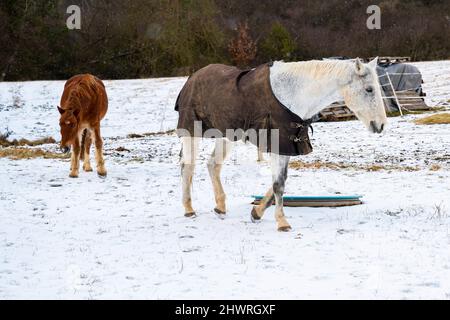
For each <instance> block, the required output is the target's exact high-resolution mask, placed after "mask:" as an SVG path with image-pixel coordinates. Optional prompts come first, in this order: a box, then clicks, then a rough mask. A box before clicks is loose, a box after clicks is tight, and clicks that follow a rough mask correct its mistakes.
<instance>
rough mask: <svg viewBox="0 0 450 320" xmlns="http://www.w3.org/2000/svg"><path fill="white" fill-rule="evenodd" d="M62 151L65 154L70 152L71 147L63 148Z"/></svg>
mask: <svg viewBox="0 0 450 320" xmlns="http://www.w3.org/2000/svg"><path fill="white" fill-rule="evenodd" d="M61 151H62V152H63V153H65V154H67V153H69V152H70V148H69V147H61Z"/></svg>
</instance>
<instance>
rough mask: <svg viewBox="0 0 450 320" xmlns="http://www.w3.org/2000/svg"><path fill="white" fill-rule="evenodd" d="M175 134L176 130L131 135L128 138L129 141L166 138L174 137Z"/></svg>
mask: <svg viewBox="0 0 450 320" xmlns="http://www.w3.org/2000/svg"><path fill="white" fill-rule="evenodd" d="M174 133H175V130H169V131H161V132H148V133H142V134H137V133H130V134H129V135H128V136H127V138H129V139H139V138H144V137H154V136H164V135H172V134H174Z"/></svg>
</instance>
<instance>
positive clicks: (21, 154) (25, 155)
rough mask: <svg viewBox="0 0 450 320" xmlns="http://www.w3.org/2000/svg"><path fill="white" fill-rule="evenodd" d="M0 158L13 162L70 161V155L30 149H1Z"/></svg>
mask: <svg viewBox="0 0 450 320" xmlns="http://www.w3.org/2000/svg"><path fill="white" fill-rule="evenodd" d="M0 158H9V159H12V160H23V159H35V158H44V159H69V158H70V155H69V154H62V153H54V152H49V151H45V150H42V149H39V148H37V149H29V148H15V147H14V148H6V149H0Z"/></svg>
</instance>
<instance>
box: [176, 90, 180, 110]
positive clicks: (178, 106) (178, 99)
mask: <svg viewBox="0 0 450 320" xmlns="http://www.w3.org/2000/svg"><path fill="white" fill-rule="evenodd" d="M180 95H181V92H180V93H179V94H178V97H177V102H176V103H175V111H180V105H179V104H178V101H180Z"/></svg>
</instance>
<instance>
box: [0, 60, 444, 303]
mask: <svg viewBox="0 0 450 320" xmlns="http://www.w3.org/2000/svg"><path fill="white" fill-rule="evenodd" d="M416 65H417V66H418V67H419V68H420V70H421V71H422V72H423V74H424V79H425V82H426V83H425V92H427V94H428V96H427V103H429V104H430V105H433V106H435V105H444V104H446V103H448V102H449V100H450V61H441V62H424V63H417V64H416ZM185 80H186V79H185V78H175V79H149V80H130V81H106V86H107V89H108V93H109V97H110V110H109V113H108V115H107V118H106V119H105V121H104V122H103V134H104V136H105V149H106V150H105V153H106V161H107V168H108V169H109V172H108V177H107V179H104V180H103V179H99V178H98V177H97V176H96V175H95V174H94V173H81V174H80V178H79V179H69V178H68V173H69V163H68V161H67V160H44V159H34V160H20V161H14V160H10V159H6V158H0V179H1V180H0V219H1V221H2V224H1V226H0V298H6V299H11V298H44V299H45V298H61V299H65V298H76V299H89V298H92V299H102V298H106V299H109V298H153V299H175V298H178V299H197V298H212V299H223V298H236V299H264V298H266V299H269V298H276V299H278V298H279V299H294V298H306V299H308V298H338V299H346V298H356V299H366V298H376V299H377V298H390V299H404V298H405V299H413V298H436V299H450V254H449V252H450V251H449V246H450V217H449V213H450V197H449V195H450V183H449V181H450V180H449V179H450V125H436V126H418V125H415V124H414V123H413V122H412V120H414V119H415V118H417V117H418V116H407V117H404V118H391V119H390V130H389V131H388V132H387V133H386V134H384V135H381V136H380V135H373V134H369V133H368V132H366V130H365V129H364V128H363V126H362V124H361V123H360V122H357V121H351V122H343V123H320V124H315V125H314V129H315V134H314V138H313V145H314V148H315V149H314V153H312V154H311V155H308V156H306V157H298V158H296V159H294V160H302V161H305V162H314V161H322V162H331V163H343V164H352V165H354V168H349V169H342V170H332V169H327V168H322V169H315V170H312V169H304V170H291V171H290V174H289V180H288V182H287V190H286V193H287V195H327V194H328V195H329V194H335V193H343V194H362V195H364V204H363V205H361V206H355V207H345V208H338V209H328V208H321V209H313V208H286V211H285V212H286V215H287V217H288V220H289V222H290V223H291V224H292V226H293V231H292V232H291V233H286V234H284V233H278V232H277V231H276V223H275V219H274V217H273V209H270V210H268V212H267V214H266V216H265V217H264V220H263V221H262V222H261V223H259V224H252V223H251V222H250V219H249V217H250V210H251V205H250V204H249V203H250V202H251V199H250V195H252V194H262V193H264V192H265V191H266V189H267V188H268V187H269V185H270V170H269V166H268V164H267V163H265V162H262V163H257V162H256V157H257V155H256V150H255V148H254V147H252V146H246V145H243V144H242V143H239V144H237V146H236V148H235V149H234V150H233V153H232V156H231V159H230V160H228V161H227V163H226V165H225V166H224V169H223V182H224V186H225V189H226V192H227V196H228V202H227V204H228V211H229V212H228V217H227V218H226V219H225V220H224V221H222V220H219V219H218V218H216V216H215V215H214V214H213V213H212V209H213V208H214V198H213V194H212V188H211V183H210V181H209V178H208V174H207V170H206V167H205V161H206V158H207V154H208V153H209V152H210V151H211V147H212V145H211V143H210V142H209V141H204V142H203V143H202V149H203V151H204V152H202V154H201V159H200V161H199V166H198V169H197V173H196V175H195V177H194V190H193V203H194V207H195V208H196V210H197V213H198V217H197V218H195V219H186V218H184V216H183V209H182V206H181V204H180V176H179V165H178V160H179V151H180V145H179V141H178V139H177V138H176V137H175V136H174V135H173V134H171V133H169V134H158V135H151V136H144V137H141V138H133V139H132V138H127V135H128V134H130V133H148V132H161V131H167V130H170V129H173V128H174V127H175V125H176V120H177V113H176V112H174V111H173V105H174V101H175V99H176V96H177V94H178V91H179V89H180V88H181V87H182V85H183V83H184V81H185ZM63 85H64V82H54V81H53V82H52V81H42V82H21V83H0V133H1V132H4V131H6V128H8V129H9V130H12V131H13V134H12V136H11V137H12V138H28V139H34V138H41V137H47V136H53V137H55V138H56V139H57V140H58V138H59V134H58V129H59V128H58V116H59V115H58V112H57V111H56V106H57V105H58V102H59V96H60V94H61V92H62V88H63ZM119 147H123V148H125V149H126V150H125V151H123V148H119ZM41 148H43V149H46V150H56V149H57V146H56V145H45V146H42V147H41ZM121 150H122V151H121ZM373 164H375V165H380V166H385V167H386V168H388V169H387V170H380V171H375V172H371V171H367V170H365V167H367V166H370V165H373ZM411 170H413V171H411Z"/></svg>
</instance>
